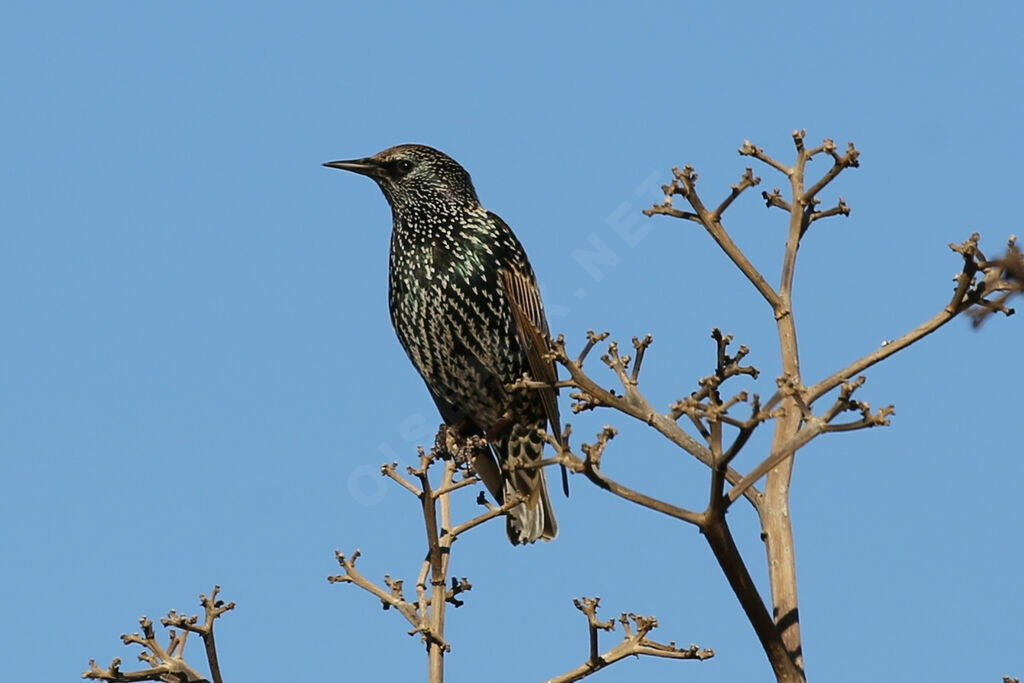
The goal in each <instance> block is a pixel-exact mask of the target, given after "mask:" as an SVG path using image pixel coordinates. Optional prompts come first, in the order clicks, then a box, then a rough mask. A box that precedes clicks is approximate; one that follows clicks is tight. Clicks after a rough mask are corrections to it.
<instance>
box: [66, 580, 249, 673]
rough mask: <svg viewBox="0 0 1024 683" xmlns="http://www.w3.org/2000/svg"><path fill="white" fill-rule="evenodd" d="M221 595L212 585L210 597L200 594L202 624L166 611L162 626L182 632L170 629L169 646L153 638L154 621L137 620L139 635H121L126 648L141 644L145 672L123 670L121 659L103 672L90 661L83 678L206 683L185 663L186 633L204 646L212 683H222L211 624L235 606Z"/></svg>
mask: <svg viewBox="0 0 1024 683" xmlns="http://www.w3.org/2000/svg"><path fill="white" fill-rule="evenodd" d="M219 593H220V586H214V587H213V591H212V592H211V593H210V597H209V598H207V597H206V596H205V595H200V596H199V600H200V604H201V605H202V606H203V608H204V610H205V615H204V618H203V622H202V624H200V623H199V617H198V616H196V615H193V616H191V617H187V616H185V615H182V614H178V613H177V612H176V611H175V610H171V611H170V612H168V614H167V616H166V617H165V618H163V619H161V620H160V621H161V623H162V624H163V625H164V626H174V627H177V628H180V629H182V632H180V633H179V632H178V631H176V630H175V629H173V628H172V629H171V630H170V631H169V632H168V638H169V640H168V645H167V646H166V647H164V646H163V645H162V644H161V643H160V641H159V640H158V639H157V637H156V631H155V630H154V628H153V622H152V621H150V620H149V619H148V618H147V617H141V618H140V619H139V626H141V628H142V633H141V634H139V633H132V634H130V635H129V634H123V635H122V636H121V640H122V641H123V642H124V644H125V645H132V644H135V645H141V646H142V648H143V650H142V652H141V653H139V661H143V662H146V663H147V664H149V668H148V669H140V670H138V671H122V670H121V658H120V657H115V658H114V660H113V661H112V662H111V663H110V666H109V667H107V668H106V669H103V668H101V667H100V666H99V665H97V664H96V660H89V670H88V671H85V672H83V673H82V678H91V679H95V680H102V681H110V682H111V683H121V682H126V681H168V680H173V681H181V682H182V683H186V682H189V683H209V681H208V680H207V679H206V677H204V676H203V675H201V674H200V673H198V672H197V671H196V670H195V669H193V668H192V667H191V666H190V665H189V664H188V663H187V662H186V661H185V641H186V640H187V638H188V634H189V633H198V634H199V635H200V636H202V638H203V642H204V643H205V645H206V658H207V664H208V665H209V667H210V676H211V677H212V678H213V683H223V679H222V678H221V673H220V665H219V664H218V662H217V646H216V643H215V642H214V639H213V622H214V621H215V620H216V619H218V618H219V617H220V616H221V615H222V614H224V613H225V612H227V611H229V610H232V609H234V608H235V603H233V602H229V603H224V602H223V601H222V600H218V599H217V595H218V594H219Z"/></svg>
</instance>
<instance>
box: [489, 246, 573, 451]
mask: <svg viewBox="0 0 1024 683" xmlns="http://www.w3.org/2000/svg"><path fill="white" fill-rule="evenodd" d="M501 284H502V287H503V288H504V290H505V296H506V297H507V298H508V301H509V304H510V305H511V306H512V314H513V316H514V317H515V321H516V333H517V334H518V335H519V343H520V344H521V345H522V347H523V350H524V351H526V359H527V361H528V362H529V365H530V376H531V377H532V378H533V379H534V381H537V382H544V383H545V384H549V385H551V386H550V387H546V388H544V389H540V390H539V391H538V392H537V393H538V394H539V395H540V400H541V404H542V405H543V406H544V414H545V415H547V418H548V422H550V423H551V431H552V433H553V434H554V436H555V438H556V439H558V442H559V443H561V442H562V434H561V431H562V423H561V420H560V418H559V416H558V389H556V388H555V387H554V385H555V383H557V382H558V372H557V371H556V369H555V363H554V361H552V360H550V359H545V358H544V355H545V354H547V353H548V352H549V351H550V345H549V342H548V338H549V337H550V334H551V333H550V332H549V331H548V322H547V320H546V319H545V317H544V307H543V306H542V305H541V301H540V291H539V290H538V289H537V283H536V282H535V281H534V279H533V278H532V277H529V276H527V275H524V274H523V272H522V271H520V270H519V269H518V268H516V267H515V266H513V265H511V264H508V265H506V266H505V269H504V271H503V272H502V283H501Z"/></svg>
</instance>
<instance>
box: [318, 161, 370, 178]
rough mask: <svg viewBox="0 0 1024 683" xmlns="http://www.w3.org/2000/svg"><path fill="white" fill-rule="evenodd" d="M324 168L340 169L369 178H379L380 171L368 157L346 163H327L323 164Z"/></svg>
mask: <svg viewBox="0 0 1024 683" xmlns="http://www.w3.org/2000/svg"><path fill="white" fill-rule="evenodd" d="M324 166H326V167H328V168H340V169H341V170H343V171H352V172H353V173H358V174H359V175H365V176H369V177H371V178H377V177H379V176H380V174H381V170H382V169H381V167H380V164H378V163H377V162H376V161H374V160H373V159H371V158H369V157H367V158H366V159H349V160H348V161H327V162H325V163H324Z"/></svg>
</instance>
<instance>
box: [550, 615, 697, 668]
mask: <svg viewBox="0 0 1024 683" xmlns="http://www.w3.org/2000/svg"><path fill="white" fill-rule="evenodd" d="M572 602H573V605H575V606H576V609H578V610H579V611H581V612H583V614H585V615H586V617H587V631H588V635H589V649H590V654H589V656H588V657H587V661H585V662H584V663H583V664H581V665H580V666H578V667H576V668H575V669H573V670H572V671H568V672H566V673H564V674H561V675H560V676H556V677H554V678H549V679H548V680H547V683H572V681H581V680H583V679H584V678H586V677H587V676H590V675H591V674H593V673H596V672H598V671H600V670H601V669H604V668H605V667H607V666H611V665H612V664H614V663H615V662H618V661H620V660H622V659H625V658H626V657H631V656H639V655H646V656H649V657H663V658H667V659H691V660H696V661H703V660H705V659H710V658H711V657H714V656H715V652H714V650H711V649H701V648H699V647H698V646H696V645H690V647H688V648H679V647H676V644H675V643H659V642H656V641H653V640H651V639H649V638H648V637H647V635H648V634H649V633H650V632H651V631H653V630H654V629H655V628H657V627H658V620H657V619H655V618H654V617H642V616H639V615H636V614H632V613H630V614H627V613H623V614H622V615H621V616H620V617H619V618H618V619H617V620H616V619H611V620H609V621H599V620H598V618H597V607H598V605H599V604H600V602H601V599H600V598H580V599H578V600H573V601H572ZM616 621H618V622H619V624H621V625H622V630H623V637H622V641H621V642H619V643H618V644H617V645H616V646H615V647H613V648H611V649H609V650H607V651H606V652H604V653H602V654H598V631H612V630H614V629H615V622H616Z"/></svg>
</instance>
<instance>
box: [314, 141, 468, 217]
mask: <svg viewBox="0 0 1024 683" xmlns="http://www.w3.org/2000/svg"><path fill="white" fill-rule="evenodd" d="M324 166H327V167H329V168H340V169H342V170H343V171H352V172H353V173H359V174H361V175H365V176H369V177H370V178H373V179H374V180H375V181H376V182H377V185H379V186H380V189H381V191H383V192H384V196H385V197H387V200H388V202H389V203H390V204H391V206H392V208H394V209H401V208H403V207H406V206H412V205H417V204H439V205H445V206H457V205H466V204H476V203H477V201H478V200H477V197H476V190H474V189H473V181H472V180H470V177H469V173H467V172H466V169H464V168H462V166H460V165H459V164H458V162H457V161H455V160H454V159H452V158H451V157H450V156H448V155H447V154H445V153H444V152H440V151H438V150H436V149H434V148H433V147H427V146H426V145H398V146H397V147H389V148H388V149H386V150H384V151H383V152H378V153H377V154H374V155H373V156H372V157H366V158H364V159H351V160H348V161H328V162H327V163H325V164H324Z"/></svg>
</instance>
